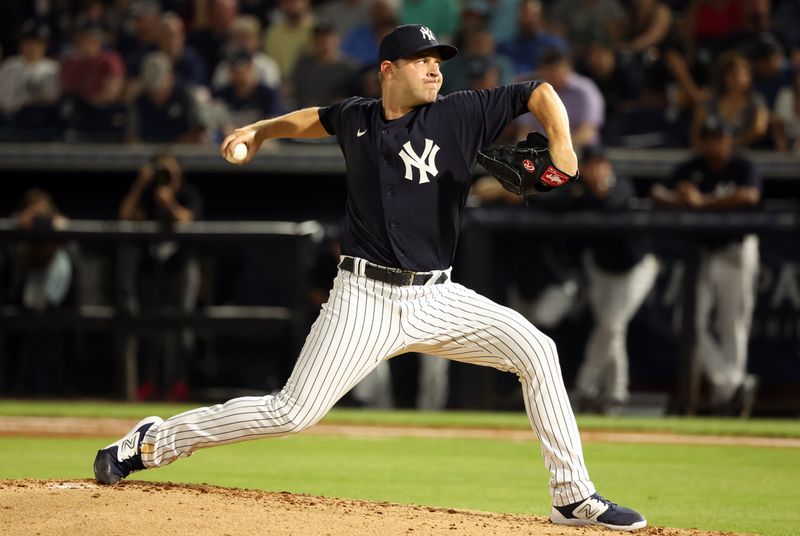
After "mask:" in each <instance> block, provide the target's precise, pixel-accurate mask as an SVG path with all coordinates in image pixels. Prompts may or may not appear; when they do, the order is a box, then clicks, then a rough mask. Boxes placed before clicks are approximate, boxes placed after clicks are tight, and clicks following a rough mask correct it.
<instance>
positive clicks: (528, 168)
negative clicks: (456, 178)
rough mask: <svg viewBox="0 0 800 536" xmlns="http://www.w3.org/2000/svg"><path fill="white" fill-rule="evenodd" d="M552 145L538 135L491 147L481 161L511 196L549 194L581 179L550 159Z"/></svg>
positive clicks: (536, 133) (483, 153) (480, 155)
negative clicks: (514, 142) (566, 171)
mask: <svg viewBox="0 0 800 536" xmlns="http://www.w3.org/2000/svg"><path fill="white" fill-rule="evenodd" d="M549 149H550V142H549V140H548V139H547V138H546V137H545V136H543V135H542V134H539V133H538V132H529V133H528V137H527V138H526V139H524V140H522V141H518V142H517V143H516V144H505V145H487V146H486V147H484V148H483V149H481V150H480V151H478V162H479V163H480V164H481V165H482V166H483V167H484V168H486V170H487V171H488V172H489V173H491V174H492V175H494V176H495V177H497V180H499V181H500V184H502V185H503V188H505V189H506V190H508V191H509V192H511V193H514V194H517V195H522V196H525V197H527V196H531V195H536V194H540V193H544V192H549V191H550V190H552V189H553V188H558V187H560V186H564V185H566V184H569V183H570V182H572V181H575V180H578V179H579V178H580V173H579V172H576V173H575V175H569V174H568V173H565V172H563V171H561V170H560V169H558V168H557V167H556V166H555V164H553V160H552V159H551V158H550V150H549Z"/></svg>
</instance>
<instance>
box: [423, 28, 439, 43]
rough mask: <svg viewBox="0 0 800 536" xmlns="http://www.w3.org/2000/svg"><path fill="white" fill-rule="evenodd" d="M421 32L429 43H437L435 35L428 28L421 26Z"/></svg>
mask: <svg viewBox="0 0 800 536" xmlns="http://www.w3.org/2000/svg"><path fill="white" fill-rule="evenodd" d="M419 31H420V32H422V37H424V38H425V39H427V40H428V41H436V36H435V35H433V32H432V31H431V29H430V28H428V27H427V26H420V27H419Z"/></svg>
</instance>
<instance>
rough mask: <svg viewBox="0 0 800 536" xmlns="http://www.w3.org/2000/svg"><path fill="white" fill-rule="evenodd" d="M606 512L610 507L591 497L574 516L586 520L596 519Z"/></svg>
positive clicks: (576, 510)
mask: <svg viewBox="0 0 800 536" xmlns="http://www.w3.org/2000/svg"><path fill="white" fill-rule="evenodd" d="M606 510H608V506H606V504H605V503H603V502H601V501H598V500H596V499H592V498H591V497H589V498H588V499H586V500H585V501H584V502H582V503H581V505H580V506H579V507H578V508H576V509H575V511H574V512H573V514H575V516H576V517H582V518H584V519H595V518H596V517H597V516H599V515H600V514H602V513H603V512H605V511H606Z"/></svg>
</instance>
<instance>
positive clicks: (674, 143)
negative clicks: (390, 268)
mask: <svg viewBox="0 0 800 536" xmlns="http://www.w3.org/2000/svg"><path fill="white" fill-rule="evenodd" d="M797 20H800V4H798V3H797V2H795V1H792V0H668V1H660V0H559V1H555V0H550V1H548V0H161V1H159V0H44V1H37V2H11V3H9V5H8V6H6V7H4V9H3V19H2V22H0V27H1V28H0V36H2V37H1V39H2V42H1V43H0V46H2V50H1V51H0V59H2V63H1V64H0V139H5V140H14V141H21V140H38V141H50V140H66V141H128V142H135V141H143V142H167V143H174V142H190V143H191V142H214V141H218V140H219V139H220V138H221V137H223V136H224V135H225V134H226V133H228V132H230V131H231V130H232V129H234V128H236V127H238V126H242V125H244V124H246V123H249V122H252V121H253V120H255V119H256V118H263V117H269V116H274V115H277V114H280V113H283V112H285V111H288V110H292V109H296V108H300V107H305V106H311V105H326V104H330V103H332V102H334V101H336V100H339V99H341V98H343V97H346V96H350V95H363V96H367V97H377V96H379V85H378V77H377V70H378V69H377V53H378V44H379V42H380V40H381V38H382V37H383V35H385V34H386V33H387V32H388V31H389V30H391V29H392V28H394V27H395V26H396V25H398V24H403V23H408V22H414V23H421V24H424V25H427V26H428V27H429V28H430V29H431V30H432V31H433V32H434V33H435V34H436V35H437V37H438V39H439V40H440V41H444V42H450V43H452V44H454V45H456V46H457V47H459V49H460V51H461V53H460V54H459V56H457V57H456V58H455V59H454V60H452V61H450V62H447V63H445V64H444V65H443V73H444V87H443V92H444V93H448V92H452V91H459V90H464V89H480V88H487V87H493V86H496V85H498V84H504V83H509V82H513V81H517V80H529V79H532V78H537V79H542V80H545V81H547V82H549V83H551V84H552V85H553V86H554V87H555V88H556V90H557V91H558V93H559V94H560V95H561V97H562V99H563V100H564V101H565V103H566V104H567V108H568V111H569V113H570V119H571V123H572V126H573V136H574V138H575V141H576V145H578V146H585V145H587V144H593V143H597V142H599V141H602V142H603V143H604V144H605V145H612V146H627V147H685V146H688V145H690V144H696V143H697V137H698V132H699V129H700V126H701V125H702V123H703V121H704V120H705V119H706V118H708V117H709V116H713V117H715V118H717V119H719V120H721V121H724V122H725V123H727V124H728V125H729V126H730V127H731V128H732V129H733V130H734V132H735V143H736V145H737V146H738V147H748V148H759V149H770V148H772V149H776V150H780V151H791V150H795V149H797V148H798V147H800V143H799V142H798V140H800V76H798V74H796V73H798V66H800V26H798V25H797V24H796V21H797ZM535 127H536V125H535V122H533V121H532V118H530V117H525V118H522V119H520V120H519V122H518V123H516V124H515V125H514V127H513V128H512V129H510V130H509V131H508V132H507V133H506V136H507V137H508V138H513V137H517V138H518V137H520V133H522V132H527V130H530V129H531V128H535Z"/></svg>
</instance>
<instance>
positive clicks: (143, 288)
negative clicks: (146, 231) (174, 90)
mask: <svg viewBox="0 0 800 536" xmlns="http://www.w3.org/2000/svg"><path fill="white" fill-rule="evenodd" d="M201 210H202V199H201V197H200V195H199V194H198V193H197V191H196V190H195V189H194V188H192V187H191V186H190V185H188V184H186V183H185V181H184V180H183V172H182V169H181V166H180V163H179V162H178V160H177V159H176V158H175V157H174V156H172V155H170V154H160V155H157V156H155V157H153V158H152V159H151V160H150V162H148V163H146V164H145V165H143V166H142V167H141V169H140V170H139V176H138V177H137V179H136V181H134V183H133V185H132V186H131V189H130V191H129V192H128V194H127V195H126V196H125V198H124V199H123V200H122V204H121V205H120V210H119V216H120V219H122V220H131V221H155V222H158V223H159V225H160V226H162V227H164V228H165V229H168V228H170V227H172V226H173V225H174V224H175V223H176V222H191V221H194V220H196V219H198V218H199V217H200V213H201ZM119 260H120V262H119V270H120V272H119V276H120V278H121V283H122V285H121V288H122V290H123V295H122V296H121V305H122V307H123V308H124V310H125V311H126V312H127V313H129V314H132V315H136V314H139V313H140V312H142V313H144V314H146V313H147V312H148V311H153V310H159V311H162V312H164V311H166V312H174V313H176V314H181V313H188V312H191V311H193V310H194V309H195V307H196V306H197V294H198V289H199V286H200V268H199V263H198V260H197V256H196V254H195V253H194V252H193V251H192V250H191V249H189V248H187V247H186V246H184V245H181V244H179V243H178V242H175V241H171V240H167V241H160V242H154V243H148V244H145V245H143V246H138V245H132V244H128V245H123V246H121V249H120V259H119ZM193 343H194V340H193V334H192V333H191V331H190V330H188V329H181V330H178V331H163V332H162V333H161V334H159V335H157V336H155V337H153V338H152V340H147V339H144V340H142V346H143V348H142V351H141V352H139V348H138V347H139V341H138V340H137V339H136V338H135V337H132V338H131V339H130V340H129V341H128V344H127V349H126V351H128V352H133V353H137V352H138V353H139V354H140V357H141V359H140V360H139V362H140V370H141V372H142V373H141V375H140V377H141V378H142V380H143V381H142V382H141V383H140V385H139V387H138V390H137V397H138V398H139V399H141V400H148V399H152V398H157V397H160V396H162V395H164V396H166V398H168V399H170V400H183V399H185V398H186V397H187V395H188V383H187V365H186V361H187V356H188V355H189V353H190V351H191V348H192V346H193ZM159 357H160V358H161V363H159Z"/></svg>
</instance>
